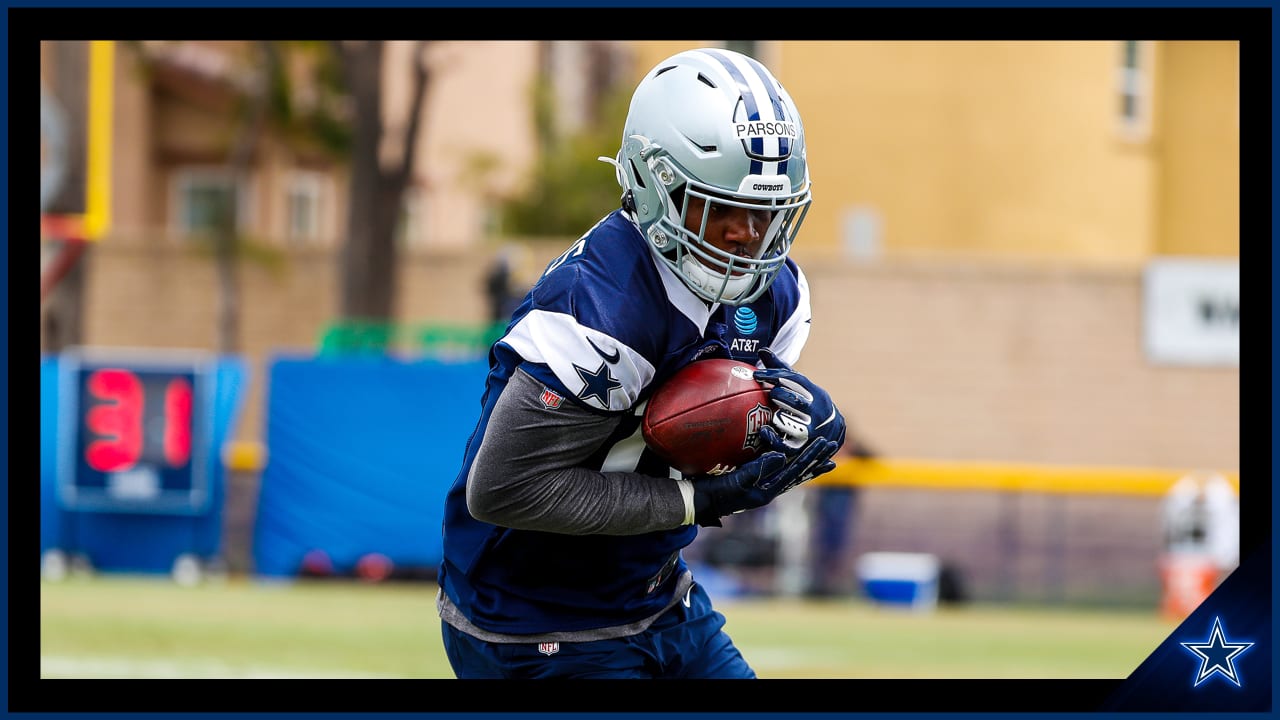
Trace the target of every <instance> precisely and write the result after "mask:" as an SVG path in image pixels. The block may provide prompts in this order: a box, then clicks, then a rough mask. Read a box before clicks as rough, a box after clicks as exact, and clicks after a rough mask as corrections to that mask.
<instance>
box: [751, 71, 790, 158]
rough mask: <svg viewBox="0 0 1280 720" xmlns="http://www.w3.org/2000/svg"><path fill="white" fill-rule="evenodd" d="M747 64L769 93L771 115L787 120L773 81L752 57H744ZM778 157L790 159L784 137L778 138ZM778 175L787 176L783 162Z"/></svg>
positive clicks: (787, 143)
mask: <svg viewBox="0 0 1280 720" xmlns="http://www.w3.org/2000/svg"><path fill="white" fill-rule="evenodd" d="M743 57H745V58H746V59H747V63H748V64H749V65H751V68H752V69H753V70H755V71H756V75H759V76H760V83H761V84H763V85H764V87H765V90H767V91H768V93H769V102H770V103H771V104H772V105H773V115H774V117H776V118H777V119H779V120H786V119H787V106H786V104H785V103H783V102H782V96H780V95H779V94H778V89H777V87H775V86H774V83H773V80H772V79H770V77H769V71H768V70H765V68H764V66H763V65H761V64H760V62H759V61H758V60H756V59H755V58H753V57H750V56H746V55H744V56H743ZM778 155H779V156H780V157H784V158H785V157H791V141H790V140H789V139H787V138H786V137H779V138H778ZM778 174H780V175H786V174H787V163H786V161H785V160H784V161H783V162H782V164H781V165H780V166H779V169H778Z"/></svg>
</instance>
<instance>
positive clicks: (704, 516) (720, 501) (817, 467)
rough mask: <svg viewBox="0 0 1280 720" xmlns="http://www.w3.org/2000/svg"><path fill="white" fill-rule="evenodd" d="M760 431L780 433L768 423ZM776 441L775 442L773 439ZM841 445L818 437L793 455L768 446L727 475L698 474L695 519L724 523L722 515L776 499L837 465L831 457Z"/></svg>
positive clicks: (702, 522)
mask: <svg viewBox="0 0 1280 720" xmlns="http://www.w3.org/2000/svg"><path fill="white" fill-rule="evenodd" d="M760 433H761V434H762V435H765V440H766V442H769V441H770V438H769V437H768V436H770V435H773V436H775V438H776V433H775V432H774V431H773V428H771V427H769V426H767V425H766V426H765V427H762V428H760ZM769 444H770V445H772V442H769ZM839 449H840V445H839V444H838V443H836V442H835V441H834V440H827V439H825V438H821V437H817V438H814V439H813V440H812V441H811V442H810V443H809V444H808V446H807V447H805V449H804V450H803V451H801V452H800V453H799V454H798V455H796V456H795V457H793V458H790V459H788V457H787V456H786V455H785V454H783V453H781V452H778V451H776V450H768V451H766V452H764V453H763V454H761V455H760V457H757V458H756V459H755V460H752V461H751V462H749V463H746V464H745V465H742V466H741V467H739V468H738V469H736V470H733V471H732V472H728V473H725V474H724V475H698V476H695V477H693V478H691V479H690V482H691V483H692V484H693V512H694V518H693V519H694V522H696V523H697V524H699V525H701V526H703V527H722V525H721V522H720V518H722V517H724V516H725V515H731V514H733V513H736V512H742V511H743V510H751V509H754V508H758V507H761V506H764V505H768V504H769V503H770V502H773V499H774V498H776V497H778V496H779V495H781V494H782V493H784V492H786V491H788V490H790V489H791V488H793V487H795V486H796V485H799V484H800V483H802V482H808V481H809V480H812V479H813V478H816V477H818V476H819V475H821V474H823V473H827V472H831V471H832V470H834V469H835V467H836V464H835V462H833V461H832V460H831V457H832V456H833V455H835V454H836V451H837V450H839Z"/></svg>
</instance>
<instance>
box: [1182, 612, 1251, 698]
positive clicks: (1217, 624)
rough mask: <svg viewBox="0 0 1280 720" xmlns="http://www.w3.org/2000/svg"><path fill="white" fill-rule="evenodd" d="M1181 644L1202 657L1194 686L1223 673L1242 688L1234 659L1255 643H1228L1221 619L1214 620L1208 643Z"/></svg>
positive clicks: (1215, 618)
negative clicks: (1215, 674)
mask: <svg viewBox="0 0 1280 720" xmlns="http://www.w3.org/2000/svg"><path fill="white" fill-rule="evenodd" d="M1180 644H1181V645H1182V647H1184V648H1186V649H1187V650H1190V651H1191V652H1193V653H1195V654H1196V655H1199V656H1200V672H1199V673H1198V674H1197V675H1196V681H1195V683H1194V685H1199V684H1200V683H1202V682H1204V681H1205V680H1208V679H1209V677H1210V676H1211V675H1213V674H1214V673H1221V674H1222V676H1223V677H1225V678H1226V679H1228V680H1230V681H1231V682H1233V683H1235V684H1236V687H1239V686H1240V678H1239V677H1238V676H1237V675H1236V666H1235V663H1234V662H1233V659H1234V658H1235V656H1237V655H1239V654H1240V653H1242V652H1244V651H1245V650H1248V649H1249V648H1251V647H1253V643H1251V642H1241V643H1229V642H1227V638H1226V636H1225V635H1224V634H1223V633H1222V621H1221V620H1220V619H1219V618H1217V617H1214V618H1213V631H1212V632H1210V633H1209V639H1208V640H1207V641H1205V642H1202V643H1185V642H1184V643H1180Z"/></svg>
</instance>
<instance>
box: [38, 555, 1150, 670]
mask: <svg viewBox="0 0 1280 720" xmlns="http://www.w3.org/2000/svg"><path fill="white" fill-rule="evenodd" d="M435 591H436V586H435V584H434V583H430V582H425V583H385V584H379V585H374V584H366V583H361V582H358V581H352V582H343V581H325V582H305V581H298V582H290V583H266V582H262V581H258V580H249V579H244V578H239V579H237V578H232V579H229V580H225V581H221V582H211V583H207V584H204V585H200V586H197V587H182V586H179V585H177V584H175V583H173V582H171V581H169V580H168V579H167V578H162V577H156V578H152V577H129V576H95V577H72V578H70V579H67V580H64V581H61V582H56V583H55V582H44V583H42V585H41V591H40V675H41V677H42V678H450V677H452V676H453V675H452V673H451V672H450V669H449V664H448V661H447V660H446V659H445V656H444V651H443V649H442V647H441V644H440V629H439V622H440V621H439V618H438V617H437V616H436V612H435ZM717 606H718V608H719V609H720V611H721V612H723V613H724V614H725V616H726V617H727V618H728V625H727V626H726V629H727V631H728V632H729V634H730V635H732V636H733V638H734V641H735V642H736V643H737V645H738V647H739V648H740V649H741V650H742V652H743V654H744V655H745V656H746V657H747V659H748V661H749V662H750V663H751V664H752V666H753V667H754V668H755V669H756V672H757V673H758V674H759V675H760V677H762V678H1002V679H1003V678H1061V679H1090V678H1101V679H1121V678H1124V677H1126V676H1127V675H1128V674H1129V673H1130V672H1131V671H1132V670H1133V669H1134V668H1135V667H1137V665H1138V664H1139V663H1140V662H1142V660H1144V659H1145V658H1146V657H1147V655H1148V654H1150V653H1151V651H1152V650H1154V649H1155V648H1156V646H1157V645H1159V643H1160V642H1161V641H1162V640H1164V639H1165V638H1166V637H1167V636H1168V635H1169V633H1170V632H1172V631H1173V629H1174V627H1175V623H1174V622H1173V621H1171V620H1167V619H1164V618H1161V617H1160V616H1159V615H1158V614H1157V613H1156V612H1155V610H1154V609H1153V610H1150V611H1137V610H1115V611H1107V610H1095V609H1090V610H1066V609H1061V608H1052V609H1050V608H1041V609H1037V608H1025V607H1002V606H995V605H967V606H958V607H946V606H944V607H942V608H939V609H938V610H937V611H935V612H932V613H914V612H909V611H902V610H893V609H884V608H879V607H875V606H873V605H870V604H868V603H866V602H864V601H862V600H858V599H852V600H849V599H846V600H832V601H823V602H811V601H801V600H755V599H750V600H721V601H718V603H717Z"/></svg>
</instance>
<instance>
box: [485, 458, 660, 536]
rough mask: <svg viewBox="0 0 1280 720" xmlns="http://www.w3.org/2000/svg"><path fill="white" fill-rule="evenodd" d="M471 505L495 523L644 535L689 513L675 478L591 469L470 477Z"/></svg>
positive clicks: (585, 532) (523, 527) (583, 532)
mask: <svg viewBox="0 0 1280 720" xmlns="http://www.w3.org/2000/svg"><path fill="white" fill-rule="evenodd" d="M479 475H480V474H478V473H473V474H472V480H473V481H474V480H475V479H476V478H477V477H478V476H479ZM467 508H468V509H469V510H470V511H471V514H472V515H473V516H475V517H476V519H478V520H483V521H484V522H488V523H493V524H494V525H502V526H504V527H510V528H519V529H521V530H541V531H543V532H554V533H563V534H567V535H638V534H640V533H646V532H652V531H655V530H669V529H671V528H673V527H676V526H678V525H680V524H682V523H683V522H684V518H685V506H684V500H683V499H682V498H681V495H680V491H679V489H678V488H677V485H676V483H675V482H674V481H672V480H667V479H662V478H652V477H648V476H645V475H639V474H637V473H625V472H597V471H595V470H588V469H586V468H561V469H557V470H548V471H546V472H543V473H539V474H537V475H533V476H530V477H509V478H507V479H506V480H505V482H502V483H492V482H486V481H483V480H482V481H481V482H478V483H477V482H469V483H468V486H467Z"/></svg>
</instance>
